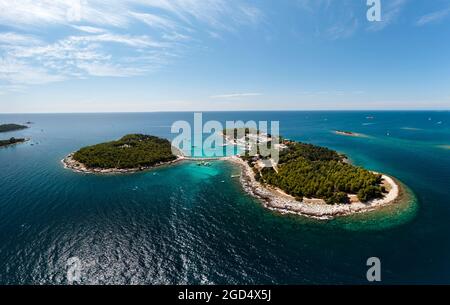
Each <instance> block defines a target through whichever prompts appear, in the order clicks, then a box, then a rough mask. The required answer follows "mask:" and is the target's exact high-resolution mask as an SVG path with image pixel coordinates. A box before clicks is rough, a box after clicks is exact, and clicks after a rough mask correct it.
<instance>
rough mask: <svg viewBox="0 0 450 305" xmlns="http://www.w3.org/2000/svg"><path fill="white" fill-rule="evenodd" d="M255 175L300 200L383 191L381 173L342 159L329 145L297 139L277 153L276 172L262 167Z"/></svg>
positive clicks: (364, 197) (367, 196)
mask: <svg viewBox="0 0 450 305" xmlns="http://www.w3.org/2000/svg"><path fill="white" fill-rule="evenodd" d="M249 162H250V161H249ZM257 175H259V177H257V178H258V179H259V181H262V182H264V183H268V184H270V185H274V186H276V187H279V188H280V189H282V190H283V191H285V192H286V193H288V194H290V195H292V196H295V197H296V198H298V199H300V200H301V199H303V197H306V198H320V199H324V200H325V201H326V202H327V203H328V204H336V203H349V202H350V200H349V197H348V194H355V195H357V196H358V198H359V200H360V201H362V202H366V201H368V200H371V199H375V198H380V197H382V196H383V192H384V188H383V187H382V186H381V182H382V181H381V180H382V178H381V175H378V174H374V173H372V172H370V171H368V170H366V169H364V168H361V167H357V166H354V165H351V164H348V163H345V162H344V156H342V155H340V154H338V153H337V152H335V151H333V150H330V149H328V148H324V147H319V146H315V145H311V144H305V143H298V142H291V143H289V145H288V149H286V150H284V151H283V152H282V153H281V154H280V161H279V163H278V173H277V172H275V170H273V169H272V168H264V169H262V170H261V171H260V172H258V173H257Z"/></svg>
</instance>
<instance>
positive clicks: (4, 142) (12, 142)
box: [0, 138, 26, 147]
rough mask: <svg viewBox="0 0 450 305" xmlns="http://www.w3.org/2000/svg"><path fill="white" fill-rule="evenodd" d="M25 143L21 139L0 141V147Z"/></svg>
mask: <svg viewBox="0 0 450 305" xmlns="http://www.w3.org/2000/svg"><path fill="white" fill-rule="evenodd" d="M25 141H26V139H22V138H18V139H16V138H10V139H9V140H0V147H4V146H9V145H14V144H18V143H24V142H25Z"/></svg>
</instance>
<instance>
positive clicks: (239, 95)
mask: <svg viewBox="0 0 450 305" xmlns="http://www.w3.org/2000/svg"><path fill="white" fill-rule="evenodd" d="M261 95H262V94H261V93H231V94H219V95H212V96H210V98H215V99H232V98H243V97H251V96H261Z"/></svg>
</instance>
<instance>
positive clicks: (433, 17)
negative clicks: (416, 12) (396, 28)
mask: <svg viewBox="0 0 450 305" xmlns="http://www.w3.org/2000/svg"><path fill="white" fill-rule="evenodd" d="M448 16H450V8H446V9H443V10H439V11H436V12H433V13H430V14H426V15H424V16H422V17H420V18H419V20H417V22H416V25H417V26H424V25H427V24H429V23H434V22H439V21H441V20H443V19H445V18H447V17H448Z"/></svg>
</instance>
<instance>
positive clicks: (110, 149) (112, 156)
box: [62, 134, 181, 174]
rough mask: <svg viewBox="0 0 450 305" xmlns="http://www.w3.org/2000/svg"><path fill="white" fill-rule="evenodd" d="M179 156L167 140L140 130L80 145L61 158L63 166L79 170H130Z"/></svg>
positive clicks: (158, 164)
mask: <svg viewBox="0 0 450 305" xmlns="http://www.w3.org/2000/svg"><path fill="white" fill-rule="evenodd" d="M180 159H181V158H180V157H177V156H175V155H174V154H173V153H172V146H171V143H170V141H169V140H166V139H161V138H158V137H155V136H150V135H143V134H130V135H126V136H124V137H122V138H121V139H119V140H117V141H112V142H107V143H101V144H97V145H93V146H88V147H84V148H81V149H80V150H78V151H77V152H74V153H71V154H70V155H69V156H67V157H66V158H64V160H62V162H63V164H64V166H65V167H66V168H69V169H72V170H74V171H76V172H82V173H103V174H104V173H131V172H138V171H143V170H147V169H151V168H154V167H157V166H162V165H166V164H172V163H175V162H177V161H179V160H180Z"/></svg>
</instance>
